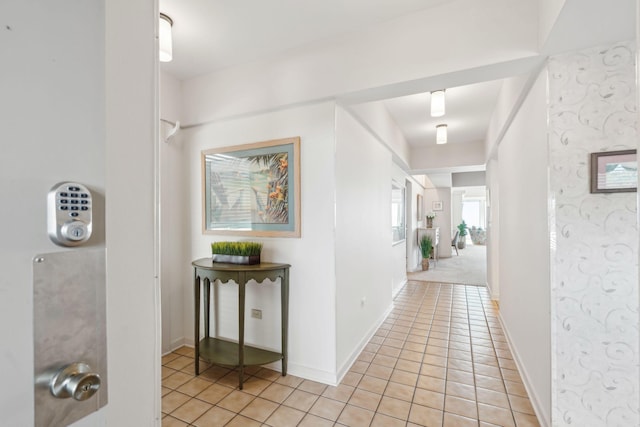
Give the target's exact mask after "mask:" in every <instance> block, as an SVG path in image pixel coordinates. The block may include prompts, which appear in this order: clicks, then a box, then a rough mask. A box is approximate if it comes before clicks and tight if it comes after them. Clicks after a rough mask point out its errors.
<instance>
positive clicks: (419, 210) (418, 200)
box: [416, 194, 423, 221]
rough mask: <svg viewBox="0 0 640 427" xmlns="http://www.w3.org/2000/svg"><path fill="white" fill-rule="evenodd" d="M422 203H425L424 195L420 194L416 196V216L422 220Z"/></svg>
mask: <svg viewBox="0 0 640 427" xmlns="http://www.w3.org/2000/svg"><path fill="white" fill-rule="evenodd" d="M422 205H423V201H422V195H420V194H418V195H417V197H416V212H417V215H416V217H417V220H418V221H421V220H422Z"/></svg>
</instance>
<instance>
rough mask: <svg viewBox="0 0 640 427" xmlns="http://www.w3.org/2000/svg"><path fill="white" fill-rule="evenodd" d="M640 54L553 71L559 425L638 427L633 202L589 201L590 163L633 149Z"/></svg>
mask: <svg viewBox="0 0 640 427" xmlns="http://www.w3.org/2000/svg"><path fill="white" fill-rule="evenodd" d="M635 54H636V48H635V46H634V45H633V44H632V43H616V44H614V45H605V46H598V47H594V48H590V49H587V50H582V51H578V52H572V53H568V54H565V55H560V56H556V57H553V58H551V59H550V61H549V104H550V105H549V154H550V165H549V166H550V180H551V182H550V190H551V192H550V203H551V206H552V211H551V215H552V223H551V225H552V228H551V236H552V237H554V238H555V239H554V242H553V243H554V246H553V252H552V258H551V268H552V283H551V286H552V289H551V291H552V294H551V296H552V313H553V317H552V328H553V331H554V340H553V346H552V354H553V356H554V359H553V369H552V378H553V382H552V390H553V396H554V404H553V419H554V422H557V423H558V424H562V423H565V424H566V423H567V421H566V419H567V416H570V417H571V420H572V422H573V423H575V424H576V425H583V426H615V425H628V426H631V425H640V415H639V414H638V411H637V408H638V403H639V402H640V372H639V369H638V363H639V359H640V351H639V334H638V329H639V319H638V311H639V310H638V309H639V307H638V216H637V193H613V194H592V193H590V192H589V155H590V153H593V152H600V151H613V150H623V149H637V146H638V131H637V123H638V115H637V108H636V105H637V95H638V94H637V88H636V63H635ZM500 161H501V163H502V159H500ZM504 200H505V198H502V201H503V202H504ZM501 286H502V285H501Z"/></svg>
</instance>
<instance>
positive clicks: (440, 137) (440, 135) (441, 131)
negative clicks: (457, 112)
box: [436, 125, 447, 144]
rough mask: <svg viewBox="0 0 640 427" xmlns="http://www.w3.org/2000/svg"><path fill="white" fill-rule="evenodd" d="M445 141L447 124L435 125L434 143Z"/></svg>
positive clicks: (444, 142)
mask: <svg viewBox="0 0 640 427" xmlns="http://www.w3.org/2000/svg"><path fill="white" fill-rule="evenodd" d="M446 143H447V125H438V126H436V144H446Z"/></svg>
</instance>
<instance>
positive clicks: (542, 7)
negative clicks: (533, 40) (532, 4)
mask: <svg viewBox="0 0 640 427" xmlns="http://www.w3.org/2000/svg"><path fill="white" fill-rule="evenodd" d="M565 2H566V0H539V1H538V5H539V6H538V8H539V11H538V13H539V19H538V28H539V33H538V44H539V45H540V46H542V45H544V43H545V42H546V40H547V37H548V36H549V33H550V32H551V29H552V28H553V26H554V24H555V23H556V20H557V19H558V15H560V11H561V10H562V7H563V6H564V3H565Z"/></svg>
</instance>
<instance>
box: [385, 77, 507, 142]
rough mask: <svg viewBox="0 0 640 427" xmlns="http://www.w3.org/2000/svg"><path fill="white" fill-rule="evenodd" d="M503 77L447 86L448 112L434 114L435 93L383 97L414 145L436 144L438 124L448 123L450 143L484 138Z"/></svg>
mask: <svg viewBox="0 0 640 427" xmlns="http://www.w3.org/2000/svg"><path fill="white" fill-rule="evenodd" d="M501 86H502V80H494V81H490V82H484V83H477V84H473V85H466V86H459V87H454V88H447V89H446V91H445V99H446V104H445V105H446V114H445V115H444V116H443V117H431V107H430V105H431V94H430V93H419V94H415V95H409V96H403V97H399V98H392V99H388V100H386V101H383V103H384V105H385V107H386V108H387V110H388V111H389V113H390V114H391V116H392V117H393V119H394V120H395V122H396V124H397V125H398V126H399V127H400V129H402V131H403V133H404V136H405V138H406V139H407V142H408V143H409V144H410V145H411V146H412V147H424V146H425V145H433V144H435V140H436V126H437V125H439V124H446V125H447V133H448V143H450V144H460V143H465V142H474V141H482V140H484V137H485V135H486V133H487V128H488V125H489V120H490V119H491V115H492V114H493V110H494V108H495V105H496V102H497V99H498V92H499V91H500V87H501Z"/></svg>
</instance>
